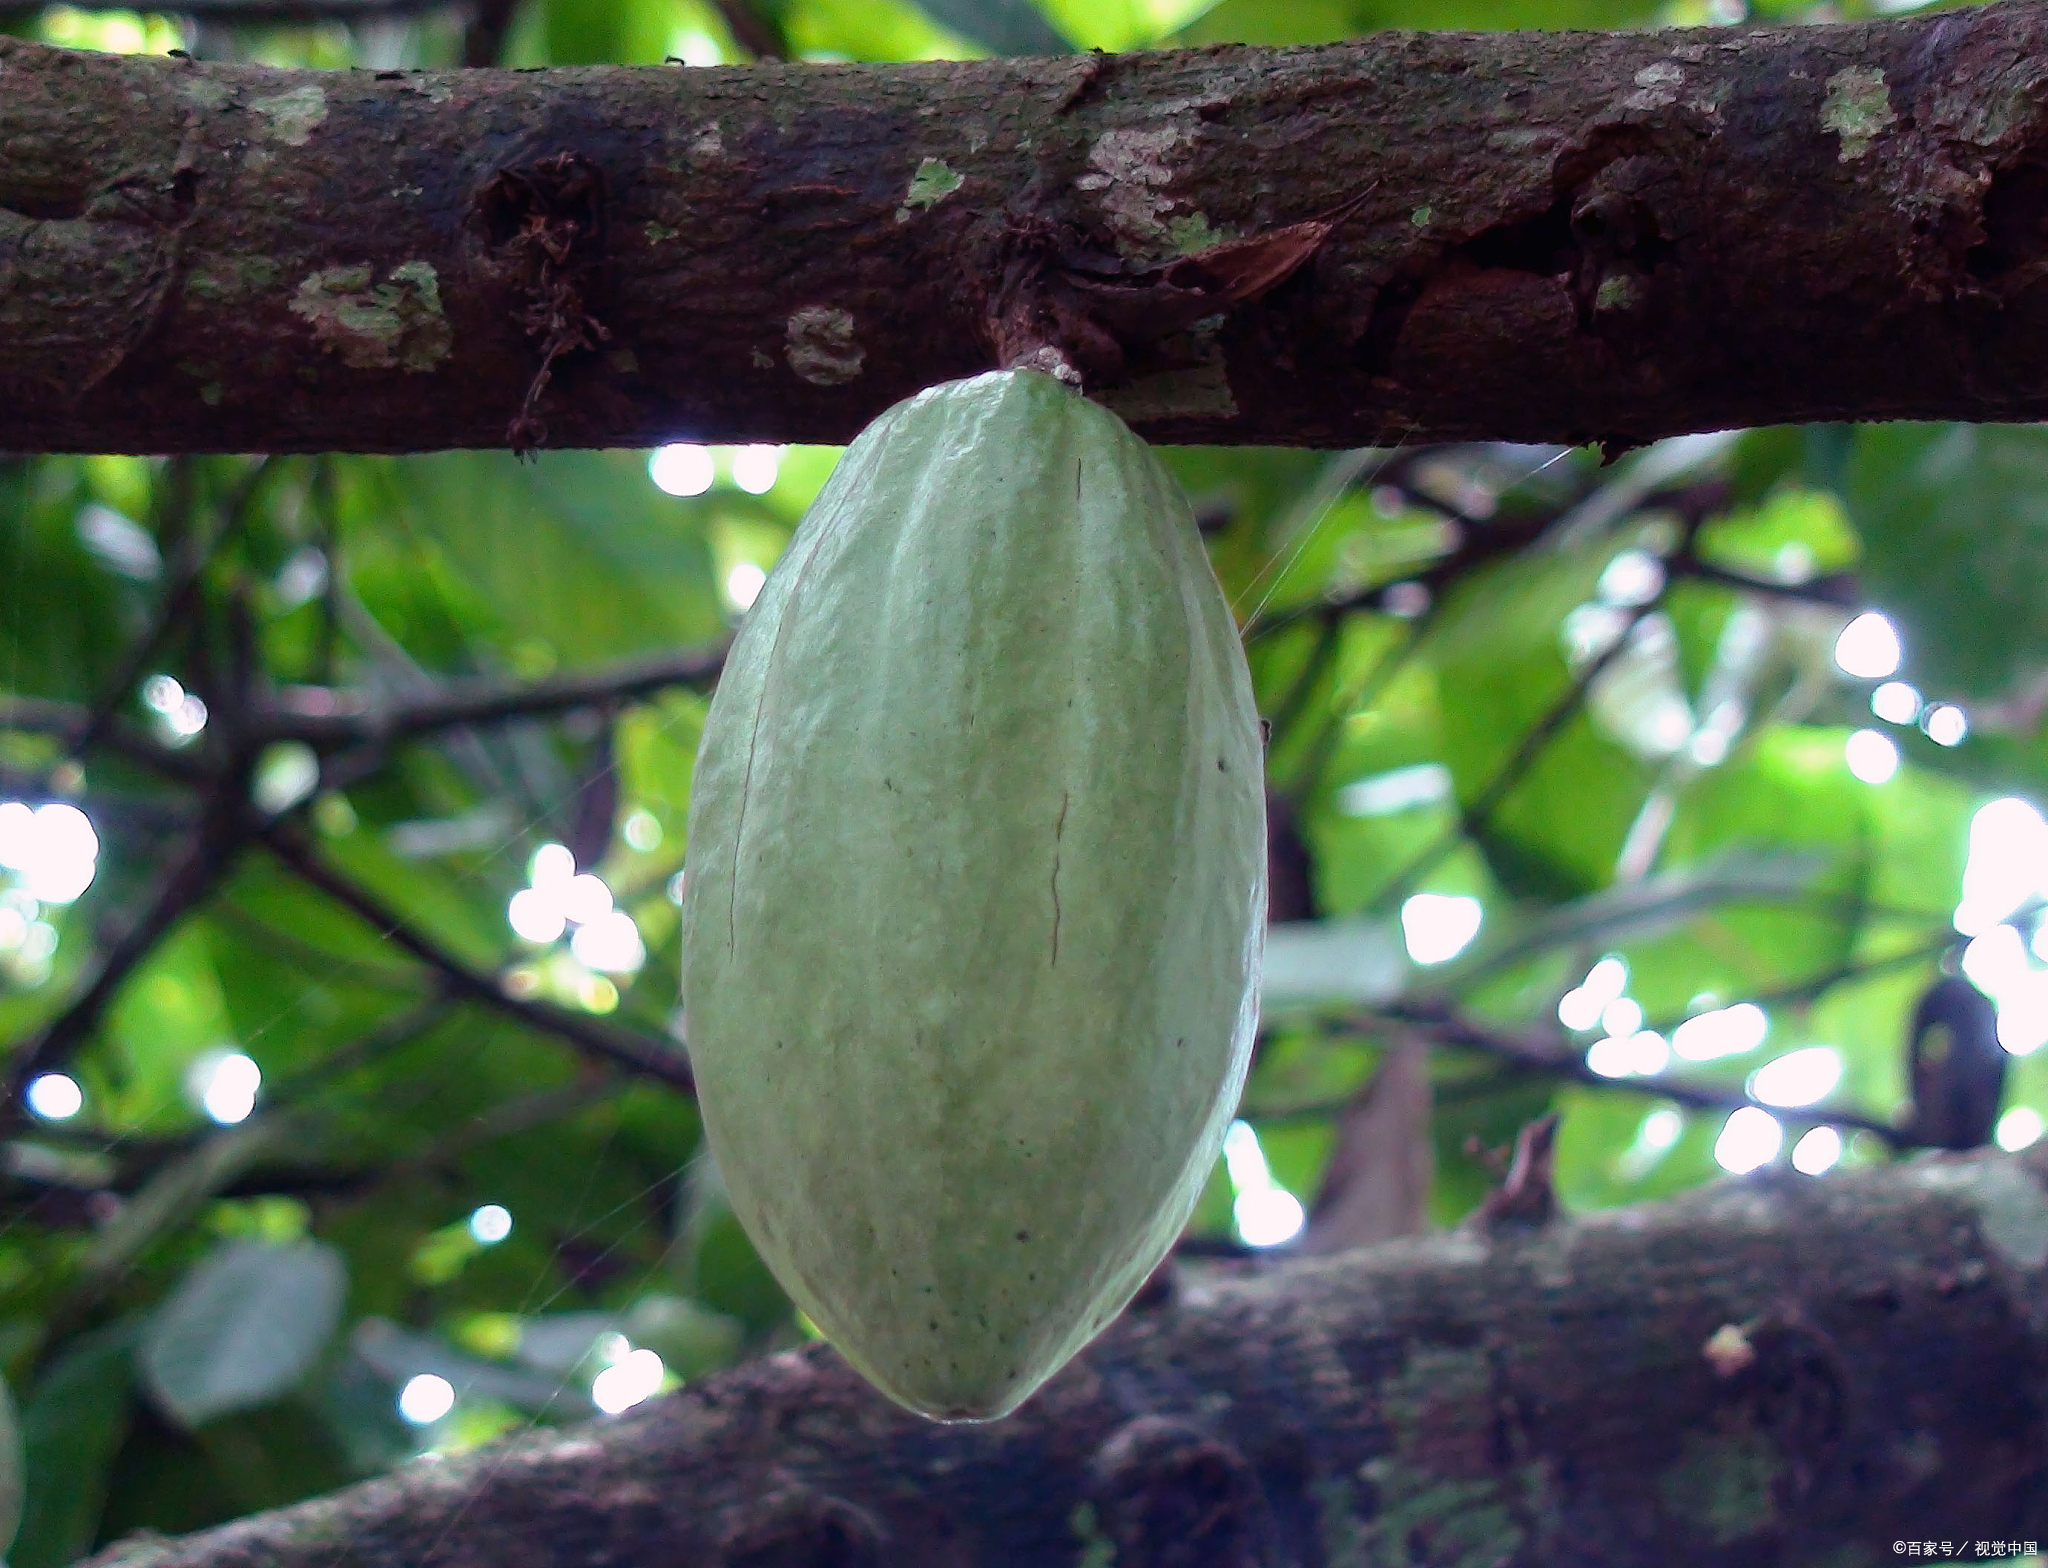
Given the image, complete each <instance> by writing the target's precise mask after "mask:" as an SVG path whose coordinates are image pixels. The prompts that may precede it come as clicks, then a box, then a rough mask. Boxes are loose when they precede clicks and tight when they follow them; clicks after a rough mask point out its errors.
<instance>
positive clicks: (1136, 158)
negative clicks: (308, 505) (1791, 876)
mask: <svg viewBox="0 0 2048 1568" xmlns="http://www.w3.org/2000/svg"><path fill="white" fill-rule="evenodd" d="M0 79H4V83H5V91H4V92H0V149H4V151H0V337H4V339H5V341H6V342H7V343H8V345H9V352H8V354H7V355H6V356H5V359H4V362H0V449H14V450H100V449H118V450H142V451H179V450H185V451H196V450H273V451H286V450H330V449H349V450H413V449H422V448H441V447H451V446H492V445H503V444H506V442H507V441H508V438H515V439H516V438H522V437H523V434H524V433H525V432H526V431H527V427H526V426H524V425H519V426H517V427H516V428H515V422H516V421H519V420H521V419H532V418H534V417H537V415H536V411H535V410H534V409H532V408H529V407H527V398H528V395H529V392H530V391H531V389H533V388H534V386H535V385H536V382H537V381H538V382H539V383H540V384H541V385H543V386H544V387H545V398H544V400H543V401H544V404H545V407H544V414H545V420H546V424H547V427H548V428H547V440H548V441H549V442H550V443H553V444H561V445H615V444H632V445H647V444H652V443H654V442H657V441H661V440H666V439H672V438H675V437H678V436H688V437H691V438H695V439H699V440H707V441H747V440H767V439H772V440H805V441H843V440H846V439H847V438H849V437H850V436H851V435H852V434H853V433H854V432H855V431H857V430H858V429H859V428H860V427H861V426H862V425H863V424H864V423H866V422H867V421H868V420H869V419H871V418H872V417H873V416H874V415H875V414H876V413H878V412H879V411H880V410H881V409H882V408H884V407H886V406H887V405H888V404H889V403H890V402H892V401H894V400H896V399H898V398H900V397H903V396H905V395H907V394H909V393H910V392H913V391H915V390H917V389H918V388H920V387H922V386H926V385H929V384H931V383H933V382H935V381H939V380H943V379H946V378H949V377H954V376H959V375H965V374H971V373H973V372H975V371H978V370H981V369H985V368H987V367H988V366H989V365H990V364H991V363H993V362H994V361H995V359H996V357H997V354H996V348H995V346H992V343H991V339H992V338H993V339H996V340H998V341H999V342H1000V343H1002V344H1003V345H1004V346H1005V347H1007V345H1008V344H1009V343H1010V341H1011V340H1012V339H1016V338H1018V337H1020V336H1029V335H1030V330H1036V328H1034V327H1033V323H1032V322H1030V321H1028V320H1027V321H1025V322H1024V323H1023V324H1022V325H1023V327H1024V328H1025V329H1027V330H1024V331H1021V332H1019V331H1013V330H1011V329H1010V328H1006V327H1005V326H1004V325H1003V320H1004V317H1003V313H1002V311H1001V310H999V309H997V308H996V305H997V303H998V302H999V300H1000V298H1001V297H1002V296H1003V295H1004V291H1005V287H1006V279H1007V280H1008V281H1009V282H1011V283H1014V282H1016V281H1017V279H1016V277H1015V276H1014V275H1013V274H1014V273H1015V271H1016V267H1015V265H1014V264H1015V263H1016V262H1017V259H1018V256H1019V246H1018V237H1019V236H1020V235H1023V236H1027V237H1029V236H1037V237H1038V239H1039V241H1040V242H1041V243H1040V244H1039V252H1038V254H1039V255H1040V256H1041V257H1042V256H1043V254H1044V253H1045V252H1046V250H1047V248H1048V246H1050V249H1051V251H1052V252H1053V253H1055V254H1057V255H1059V256H1063V257H1067V258H1069V259H1071V258H1073V257H1074V256H1076V255H1078V254H1085V255H1086V256H1087V257H1092V258H1094V260H1093V261H1092V262H1091V264H1090V267H1089V268H1084V269H1082V270H1081V271H1079V272H1077V273H1073V275H1072V276H1070V277H1069V278H1068V280H1067V282H1068V284H1069V287H1067V289H1066V293H1067V295H1071V296H1073V298H1072V301H1071V303H1073V304H1074V305H1075V307H1076V308H1074V309H1073V310H1071V311H1068V312H1067V315H1068V316H1070V317H1072V318H1073V319H1072V320H1068V319H1064V318H1063V319H1058V320H1054V321H1052V322H1051V323H1050V327H1051V329H1052V330H1049V331H1041V332H1040V337H1041V338H1042V339H1043V340H1044V342H1045V343H1046V344H1049V345H1050V346H1052V347H1054V348H1055V349H1056V350H1058V351H1059V352H1060V353H1061V354H1062V355H1064V356H1066V357H1068V358H1069V359H1073V358H1078V359H1079V360H1085V361H1090V363H1091V368H1089V369H1088V371H1087V374H1088V378H1089V381H1090V389H1091V391H1092V392H1094V393H1096V394H1097V395H1099V396H1102V397H1103V398H1104V399H1105V401H1108V402H1110V403H1112V404H1113V405H1114V406H1116V407H1118V408H1120V409H1123V410H1126V411H1127V412H1128V415H1129V417H1131V418H1132V419H1133V421H1134V423H1136V424H1137V426H1138V428H1140V429H1141V430H1142V431H1143V432H1144V433H1145V434H1146V435H1147V436H1149V437H1151V438H1153V439H1158V440H1177V441H1212V442H1214V441H1221V442H1279V443H1287V444H1297V445H1324V446H1336V445H1355V444H1363V443H1369V442H1374V441H1382V440H1391V439H1395V438H1406V439H1411V440H1412V439H1450V438H1467V437H1495V438H1511V439H1524V440H1564V441H1577V440H1585V439H1599V440H1605V441H1608V442H1610V443H1612V444H1614V445H1617V446H1622V445H1627V444H1631V443H1638V442H1642V441H1647V440H1651V439H1654V438H1656V437H1658V436H1662V435H1666V434H1671V433H1673V432H1677V431H1683V430H1697V429H1707V428H1716V427H1724V426H1733V425H1755V424H1764V423H1772V422H1779V421H1791V420H1812V419H1842V418H1889V417H1916V418H1969V419H1979V420H1989V419H2040V418H2043V417H2048V230H2044V227H2043V224H2044V221H2048V119H2044V116H2043V113H2042V100H2043V93H2044V91H2048V5H2043V4H2041V3H2035V0H2028V3H2013V4H2005V5H1991V6H1985V7H1981V8H1975V9H1969V10H1963V11H1956V12H1948V13H1942V14H1938V15H1931V16H1922V17H1917V18H1911V19H1905V20H1890V21H1883V22H1873V23H1862V24H1856V25H1850V26H1831V27H1808V28H1793V29H1771V28H1740V29H1737V28H1727V29H1688V30H1670V31H1664V32H1645V33H1630V34H1613V35H1608V34H1570V33H1557V34H1542V33H1521V34H1495V35H1458V34H1442V35H1426V34H1403V33H1388V34H1380V35H1377V36H1374V37H1371V38H1367V39H1363V40H1360V41H1357V42H1353V43H1346V44H1337V45H1331V46H1328V47H1325V48H1319V49H1294V50H1281V51H1270V50H1257V49H1247V48H1237V47H1219V48H1212V49H1205V50H1200V51H1192V52H1183V53H1172V52H1164V53H1157V54H1139V55H1128V56H1118V57H1115V58H1114V59H1103V60H1090V61H1082V62H1077V61H1071V60H1057V61H1055V60H990V61H972V62H959V63H949V62H938V63H922V64H910V65H888V66H865V65H789V64H783V63H779V62H776V63H763V64H760V65H756V66H749V67H730V68H716V69H710V70H694V69H688V68H680V69H679V68H674V67H661V68H649V69H625V68H617V67H575V68H562V69H557V70H549V71H538V72H513V71H495V70H472V71H440V72H378V73H370V72H346V73H343V72H335V73H318V72H291V71H276V70H270V69H266V68H261V67H253V66H234V65H214V64H195V63H192V62H188V61H176V60H155V59H142V58H112V57H102V56H88V55H78V54H70V53H66V52H64V51H58V50H51V49H45V48H41V47H39V46H36V45H32V44H28V43H25V42H21V41H18V40H13V39H6V40H0ZM550 158H554V159H560V160H566V161H565V162H564V163H563V164H562V167H563V168H572V167H573V168H575V169H577V170H579V171H583V172H582V174H581V175H580V178H582V179H583V180H584V182H585V187H586V189H591V190H601V191H602V193H603V202H602V212H603V222H602V224H601V226H598V227H594V228H591V227H586V228H583V229H579V230H578V232H577V235H576V238H575V241H574V244H573V245H572V246H570V248H569V250H566V251H564V255H563V258H561V259H552V260H550V262H549V263H548V268H549V269H552V270H551V271H549V273H548V276H546V277H536V278H531V279H529V280H528V281H529V285H530V287H529V289H528V291H527V293H528V297H527V298H526V299H525V300H524V303H523V304H522V303H521V302H520V300H519V299H518V298H517V297H515V296H516V293H517V291H516V290H515V291H512V293H510V294H508V290H507V287H506V277H505V274H506V271H507V255H506V253H505V251H504V249H503V247H502V244H501V245H500V246H498V247H495V248H494V247H493V246H492V245H491V244H489V243H486V242H481V241H479V239H478V237H477V232H476V229H477V226H476V225H475V223H474V222H473V220H472V215H473V214H474V213H475V212H476V210H477V206H478V203H479V200H480V199H481V198H482V194H483V193H487V192H490V191H493V190H496V191H499V192H502V191H503V190H504V189H505V184H504V182H505V181H506V180H508V179H512V178H515V177H516V178H525V179H527V180H529V182H530V181H531V179H532V177H533V173H534V171H535V170H537V169H538V168H539V167H540V165H541V164H542V163H543V162H545V161H546V160H548V159H550ZM1361 192H1363V193H1364V194H1363V195H1362V196H1361V195H1360V193H1361ZM1354 197H1356V198H1359V200H1358V202H1357V207H1356V210H1355V211H1353V212H1350V213H1349V214H1348V215H1346V216H1345V217H1344V219H1343V221H1341V222H1339V223H1336V224H1335V225H1334V226H1333V227H1332V229H1331V230H1330V232H1329V233H1328V235H1327V237H1325V238H1324V239H1322V241H1321V243H1320V246H1319V248H1313V254H1311V255H1307V256H1306V257H1305V258H1302V259H1300V261H1299V265H1298V266H1297V267H1296V269H1295V270H1294V271H1293V272H1292V274H1291V275H1288V276H1284V278H1281V279H1279V280H1277V281H1273V282H1272V285H1271V287H1270V289H1269V291H1268V292H1265V293H1263V294H1262V295H1261V296H1260V297H1259V298H1257V299H1255V300H1247V301H1245V302H1242V303H1237V304H1235V306H1234V308H1226V307H1228V306H1230V305H1231V301H1230V300H1229V299H1227V298H1225V297H1224V296H1226V295H1228V294H1230V293H1231V292H1232V289H1231V286H1230V280H1229V279H1223V280H1220V281H1219V279H1217V278H1215V277H1210V276H1208V275H1207V274H1208V273H1210V272H1213V271H1214V270H1215V269H1214V267H1213V266H1210V265H1208V262H1205V261H1203V260H1202V258H1205V257H1206V258H1208V261H1209V262H1213V261H1214V260H1216V259H1217V258H1219V257H1220V258H1225V259H1227V260H1232V261H1235V262H1245V261H1246V259H1247V257H1249V258H1250V259H1249V263H1248V264H1247V266H1243V267H1239V268H1238V269H1237V271H1239V272H1242V273H1244V274H1245V275H1246V276H1250V275H1251V274H1256V273H1260V272H1261V271H1262V269H1263V268H1264V265H1265V263H1266V262H1267V261H1268V260H1269V259H1271V258H1270V257H1269V256H1268V255H1265V254H1262V253H1260V252H1259V251H1258V250H1257V249H1256V242H1257V241H1258V240H1259V239H1260V237H1262V236H1265V237H1271V236H1273V235H1275V234H1277V233H1284V232H1285V231H1287V230H1288V229H1289V228H1290V226H1293V225H1302V224H1308V223H1313V222H1315V221H1317V220H1318V218H1319V216H1327V215H1329V214H1331V213H1333V212H1334V211H1336V210H1337V209H1339V208H1340V206H1341V205H1342V204H1343V203H1345V202H1346V201H1347V200H1349V199H1351V198H1354ZM548 232H549V233H550V235H551V236H552V238H553V240H554V241H560V240H561V239H562V235H561V234H560V233H558V232H557V231H556V230H555V229H553V228H550V229H549V231H548ZM1247 244H1253V245H1254V249H1253V250H1252V251H1250V252H1247V251H1245V250H1243V249H1242V247H1244V246H1245V245H1247ZM1026 249H1027V250H1028V249H1029V247H1028V246H1027V247H1026ZM571 252H573V259H571ZM1027 260H1028V258H1027ZM358 269H360V270H358ZM543 270H547V269H543ZM1029 270H1030V269H1029V266H1028V265H1027V266H1026V267H1025V268H1024V271H1025V272H1027V273H1028V272H1029ZM1071 271H1072V269H1070V272H1071ZM571 274H573V275H574V276H573V277H572V276H571ZM359 277H360V278H361V279H362V280H364V281H362V282H361V283H360V285H358V284H357V283H356V282H354V281H352V280H355V279H357V278H359ZM1076 278H1078V279H1079V280H1080V281H1078V282H1076V281H1075V280H1076ZM1137 280H1144V281H1145V282H1146V284H1147V286H1146V287H1144V288H1136V289H1134V288H1132V287H1131V285H1132V284H1133V283H1134V282H1135V281H1137ZM1025 281H1026V282H1027V283H1030V282H1032V281H1033V280H1031V279H1030V278H1028V277H1027V278H1026V279H1025ZM1239 281H1242V279H1239ZM309 283H310V284H311V285H312V287H313V289H314V291H315V295H316V296H317V298H318V299H319V300H320V301H321V302H323V303H322V309H323V310H324V311H325V312H326V314H325V316H324V317H323V320H324V321H325V322H326V324H327V326H328V328H329V332H328V342H327V343H326V344H325V345H323V341H322V339H321V337H320V335H319V333H318V332H316V330H315V329H314V326H313V325H312V324H311V323H309V321H308V320H307V319H305V318H304V317H303V316H302V315H295V314H294V313H293V310H292V308H291V306H292V302H293V300H294V298H295V297H298V294H299V291H300V290H301V289H302V288H304V287H306V286H307V285H308V284H309ZM566 284H573V288H572V289H571V290H570V293H569V294H564V293H562V292H561V289H562V288H563V286H564V285H566ZM430 285H431V286H430ZM536 289H537V290H538V293H537V295H536V294H535V293H534V290H536ZM599 289H601V293H602V304H601V306H600V305H597V304H595V303H593V301H594V299H595V295H594V294H593V292H592V291H593V290H599ZM322 290H325V292H324V293H323V292H321V291H322ZM380 290H381V291H383V292H381V293H380V292H379V291H380ZM1041 292H1042V291H1041ZM572 294H573V296H574V297H573V298H572V297H571V295H572ZM1125 294H1135V295H1137V296H1138V299H1139V303H1138V305H1137V307H1136V308H1137V309H1138V314H1139V315H1140V316H1142V317H1144V318H1145V323H1142V324H1141V325H1142V326H1143V330H1139V331H1135V332H1129V333H1124V334H1121V335H1120V333H1119V331H1118V330H1117V329H1116V326H1115V323H1114V322H1112V321H1110V320H1109V317H1111V316H1113V315H1115V314H1116V313H1117V311H1118V310H1119V309H1122V308H1124V307H1126V306H1130V305H1131V304H1132V301H1131V300H1129V299H1125V298H1122V296H1123V295H1125ZM1210 294H1214V295H1215V296H1216V298H1215V299H1214V300H1213V301H1212V300H1210V299H1209V298H1207V297H1206V296H1207V295H1210ZM1212 303H1213V304H1214V305H1215V307H1216V308H1215V309H1214V310H1213V312H1212V313H1210V314H1207V315H1202V316H1195V317H1190V318H1189V320H1190V321H1191V322H1192V325H1191V326H1190V327H1189V328H1188V329H1187V330H1184V331H1180V332H1178V333H1177V334H1176V335H1175V336H1173V337H1172V338H1171V339H1169V340H1168V341H1166V342H1150V341H1147V339H1148V335H1149V334H1151V333H1153V332H1155V331H1156V330H1158V329H1159V321H1158V319H1157V318H1158V317H1159V316H1160V313H1161V310H1162V309H1163V308H1164V306H1165V305H1166V304H1171V305H1173V306H1175V307H1176V308H1179V307H1185V308H1184V309H1181V311H1180V313H1181V314H1182V315H1186V314H1187V312H1188V311H1192V310H1197V309H1207V308H1208V307H1209V306H1210V305H1211V304H1212ZM1033 308H1045V307H1044V302H1043V299H1042V297H1041V298H1040V305H1039V306H1038V307H1033ZM1057 313H1058V312H1057V310H1056V311H1055V314H1057ZM1024 314H1025V315H1027V316H1028V315H1029V311H1028V310H1026V311H1025V312H1024ZM992 316H993V317H995V318H996V319H994V320H992V319H991V317H992ZM394 318H401V319H397V320H396V321H394ZM427 318H431V319H427ZM600 319H601V321H602V324H603V328H604V329H605V330H606V331H609V333H610V334H611V336H610V339H609V340H608V341H605V340H601V339H600V337H599V333H598V331H597V330H596V328H595V326H594V325H593V324H594V323H595V322H596V321H598V320H600ZM1077 323H1078V324H1077ZM1013 325H1014V324H1013ZM1045 325H1046V324H1045V323H1043V322H1040V323H1038V324H1037V327H1039V328H1042V327H1044V326H1045ZM529 328H535V329H537V330H535V331H533V332H532V333H530V332H529ZM366 333H367V334H368V335H369V336H368V339H367V342H368V344H369V347H368V348H364V347H363V346H362V345H363V344H364V343H365V341H366V340H365V337H364V334H366ZM379 333H383V334H385V335H386V341H385V347H384V350H383V351H382V352H379V351H378V344H379V342H380V340H379V338H378V336H377V334H379ZM399 333H404V334H407V335H406V336H404V337H403V339H402V340H400V341H396V342H395V343H394V342H391V341H388V340H390V339H391V336H392V335H393V334H399ZM1091 333H1092V334H1093V335H1091ZM1077 334H1078V336H1077ZM337 336H339V337H341V338H344V339H346V341H348V342H350V343H351V344H354V345H356V346H357V348H356V352H355V356H354V357H355V360H356V362H355V363H351V362H349V360H348V359H347V358H345V357H344V356H342V355H341V354H339V353H337V352H335V351H334V349H333V347H332V343H333V341H334V340H336V338H337ZM1127 337H1128V338H1130V339H1132V340H1133V341H1126V338H1127ZM1134 342H1135V346H1134ZM110 344H112V345H116V346H117V347H116V348H110V347H109V345H110ZM423 345H424V347H423ZM444 348H445V353H443V349H444ZM537 367H538V371H539V372H540V373H539V374H537Z"/></svg>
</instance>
